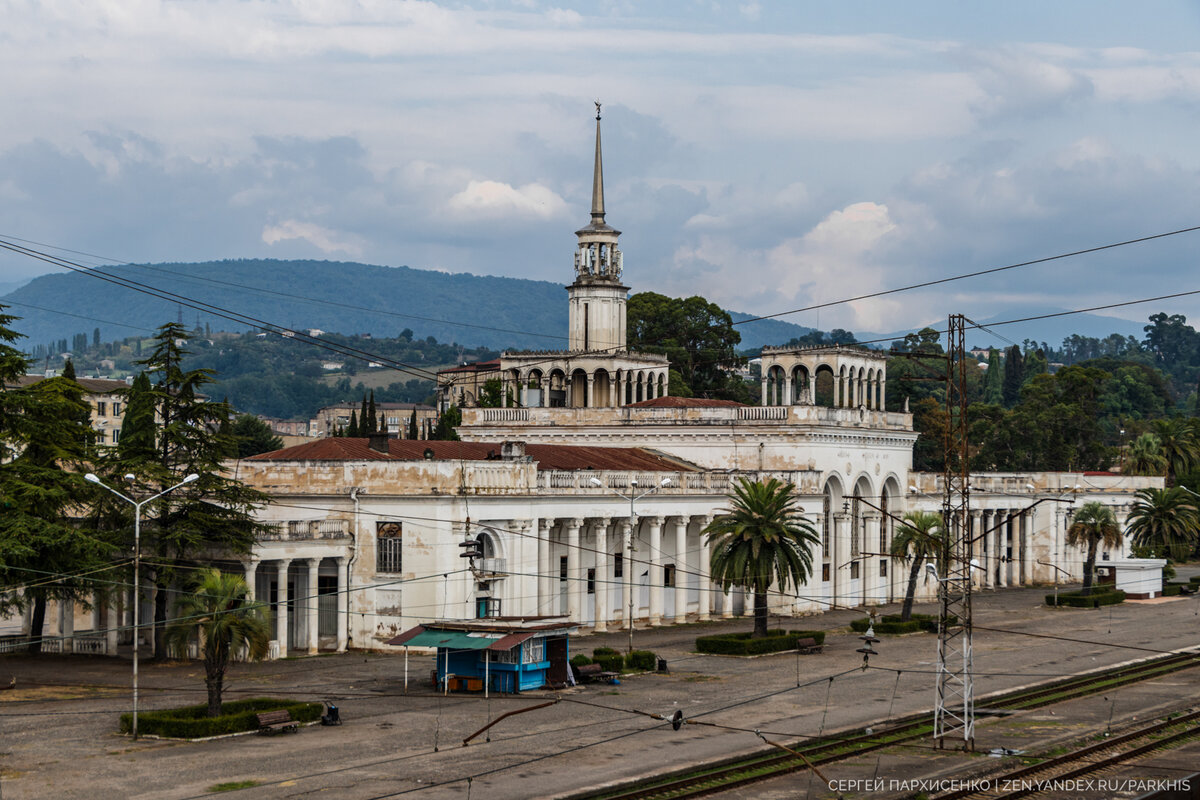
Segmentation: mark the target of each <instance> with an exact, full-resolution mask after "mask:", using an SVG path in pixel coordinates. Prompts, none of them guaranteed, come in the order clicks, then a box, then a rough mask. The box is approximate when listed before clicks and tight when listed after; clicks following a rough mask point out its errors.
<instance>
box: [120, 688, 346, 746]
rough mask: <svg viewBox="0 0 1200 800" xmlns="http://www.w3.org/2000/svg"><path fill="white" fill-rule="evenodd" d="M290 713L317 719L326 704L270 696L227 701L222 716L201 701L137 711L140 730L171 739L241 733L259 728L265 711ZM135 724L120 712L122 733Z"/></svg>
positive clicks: (298, 718)
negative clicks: (162, 708)
mask: <svg viewBox="0 0 1200 800" xmlns="http://www.w3.org/2000/svg"><path fill="white" fill-rule="evenodd" d="M282 709H286V710H287V711H289V712H291V715H292V719H294V720H296V721H297V722H314V721H316V720H318V719H320V718H321V714H322V713H323V712H324V707H323V706H322V705H321V704H320V703H303V702H297V701H295V700H280V699H277V698H271V697H253V698H250V699H248V700H233V701H231V702H228V703H225V704H224V706H223V707H222V710H223V711H224V712H225V713H224V714H222V715H221V716H219V717H210V716H208V706H207V705H206V704H200V705H195V706H186V707H184V708H169V709H164V710H162V711H142V712H140V713H138V732H139V733H143V734H146V735H149V736H165V737H167V738H172V739H202V738H204V737H207V736H221V735H223V734H227V733H241V732H243V731H253V730H257V729H258V721H257V720H256V719H255V715H257V714H259V713H261V712H263V711H279V710H282ZM132 725H133V715H132V714H122V715H121V727H120V730H121V733H129V731H130V729H131V728H132Z"/></svg>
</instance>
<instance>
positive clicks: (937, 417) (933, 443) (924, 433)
mask: <svg viewBox="0 0 1200 800" xmlns="http://www.w3.org/2000/svg"><path fill="white" fill-rule="evenodd" d="M912 414H913V430H914V431H916V432H917V433H918V434H920V436H919V437H918V438H917V441H916V443H915V444H914V445H913V469H915V470H918V471H921V472H940V471H941V470H942V469H943V468H944V466H945V464H946V453H945V451H946V444H945V435H946V427H947V426H948V425H949V424H950V423H949V420H950V418H949V416H947V414H946V408H945V406H944V405H942V404H941V403H939V402H938V401H937V400H935V399H934V398H932V397H926V398H923V399H921V400H918V401H917V403H916V405H915V406H913V407H912Z"/></svg>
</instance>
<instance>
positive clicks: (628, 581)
mask: <svg viewBox="0 0 1200 800" xmlns="http://www.w3.org/2000/svg"><path fill="white" fill-rule="evenodd" d="M588 482H589V483H591V484H592V485H593V486H598V487H600V488H601V489H607V490H608V491H609V492H611V493H613V494H615V495H616V496H617V497H623V498H624V499H626V500H628V501H629V538H628V539H627V540H626V544H627V545H628V546H629V563H628V564H626V565H625V586H626V588H627V590H628V593H629V611H628V616H629V652H630V653H632V652H633V606H634V600H633V529H634V526H635V525H637V512H636V511H634V509H633V504H634V503H636V502H637V501H638V500H641V499H642V498H643V497H645V496H646V495H649V494H654V493H655V492H657V491H658V490H659V489H661V488H662V487H664V486H666V485H667V484H669V483H670V482H671V479H670V478H663V479H662V480H661V481H659V484H658V486H652V487H651V488H649V489H647V490H646V491H644V492H642V493H641V494H639V495H631V494H624V493H622V492H618V491H617V490H616V489H613V488H611V487H608V486H605V485H604V484H603V483H602V482H601V481H600V480H599V479H598V478H591V479H589V481H588ZM629 485H630V486H632V487H634V488H635V489H636V488H637V485H638V484H637V481H636V480H634V479H633V478H630V479H629ZM650 578H651V579H653V576H650Z"/></svg>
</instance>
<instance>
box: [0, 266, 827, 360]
mask: <svg viewBox="0 0 1200 800" xmlns="http://www.w3.org/2000/svg"><path fill="white" fill-rule="evenodd" d="M102 271H103V273H105V274H108V275H112V276H116V277H119V278H123V279H126V280H129V281H135V282H137V283H139V284H145V285H147V286H150V287H154V288H156V289H162V290H165V291H169V292H173V293H175V294H178V295H183V296H185V297H187V298H190V299H192V300H197V301H200V302H202V303H207V304H210V305H213V306H219V307H221V308H226V309H230V310H232V311H235V312H237V313H239V314H244V315H247V316H250V317H254V318H257V319H260V320H266V321H269V322H272V323H275V324H278V325H282V326H285V327H288V328H292V329H296V330H300V329H307V328H319V329H321V330H324V331H333V332H337V333H342V334H346V335H352V334H362V333H369V334H371V335H373V336H376V337H394V336H398V335H399V334H400V332H401V331H403V330H404V329H406V328H409V329H411V330H414V331H416V332H417V336H418V337H419V338H424V337H427V336H433V337H434V338H436V339H437V340H438V341H439V342H458V343H461V344H464V345H467V346H470V347H489V348H492V349H497V350H499V349H503V348H518V349H532V350H554V349H558V348H562V347H565V346H566V341H567V338H566V337H567V293H566V291H565V290H564V288H563V285H562V284H559V283H552V282H550V281H530V280H522V279H519V278H500V277H494V276H487V275H471V274H468V273H455V274H450V273H445V272H436V271H434V270H423V269H412V268H409V267H383V266H377V265H370V264H358V263H353V262H339V261H276V260H264V259H258V260H251V259H245V260H236V261H208V262H204V263H198V264H127V265H123V266H116V267H104V268H103V269H102ZM0 303H3V304H6V305H7V304H11V305H12V306H13V312H14V313H15V314H17V315H18V316H20V317H21V318H22V319H21V320H20V321H19V322H18V323H17V330H18V331H19V332H20V333H23V334H25V336H26V337H27V339H26V345H27V346H30V347H32V346H34V345H38V344H49V343H52V342H57V341H59V340H60V339H64V338H65V339H68V341H70V339H71V337H72V336H74V335H75V334H77V333H79V332H80V331H91V330H92V328H93V326H98V327H99V328H100V337H101V340H102V341H112V340H115V339H123V338H125V337H127V336H134V335H139V334H140V335H145V336H149V335H150V334H151V333H152V332H153V331H154V330H155V329H156V328H157V327H158V326H159V325H161V324H162V323H163V322H166V321H177V320H180V319H181V320H182V322H183V324H184V325H186V326H187V327H188V328H192V327H193V326H198V327H200V328H206V327H208V328H211V329H212V330H222V331H243V330H246V329H247V327H246V326H245V325H240V324H238V323H235V322H232V321H230V320H227V319H223V318H221V317H219V316H217V315H215V314H212V313H205V312H203V311H197V310H195V309H192V308H188V307H186V306H181V305H180V304H178V303H176V302H174V301H171V300H164V299H160V298H155V297H151V296H149V295H146V294H141V293H138V292H136V291H134V290H132V289H129V288H126V287H124V286H119V285H117V284H115V283H110V282H106V281H104V280H102V279H100V278H98V277H89V276H87V275H83V274H79V273H56V274H52V275H43V276H41V277H39V278H36V279H35V280H33V281H31V282H29V283H28V284H26V285H24V286H22V287H20V288H19V289H17V290H15V291H13V292H10V293H9V294H7V295H5V296H4V297H0ZM733 316H734V319H744V318H746V317H747V316H749V315H746V314H734V315H733ZM81 318H82V319H81ZM738 330H739V332H740V333H741V335H742V342H741V344H740V345H739V346H740V347H742V348H746V347H751V348H759V347H762V346H763V345H764V344H779V343H781V342H785V341H787V340H788V339H790V338H792V337H794V336H801V335H803V334H804V333H807V332H808V331H809V330H810V329H809V328H805V327H803V326H800V325H793V324H791V323H788V322H784V321H780V320H761V321H756V322H752V323H748V324H746V325H740V326H738Z"/></svg>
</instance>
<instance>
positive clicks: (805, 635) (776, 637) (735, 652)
mask: <svg viewBox="0 0 1200 800" xmlns="http://www.w3.org/2000/svg"><path fill="white" fill-rule="evenodd" d="M751 636H752V634H750V633H723V634H717V635H715V636H701V637H699V638H697V639H696V650H697V651H698V652H701V653H713V654H716V655H724V656H751V655H758V654H760V653H778V652H780V651H783V650H795V649H796V640H797V639H813V640H815V641H816V643H817V644H819V645H820V644H824V643H825V631H785V630H781V629H779V628H774V629H772V630H769V631H767V636H766V638H763V639H752V638H750V637H751Z"/></svg>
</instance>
